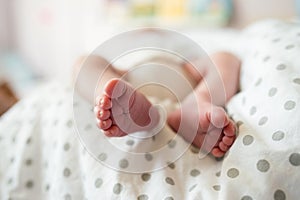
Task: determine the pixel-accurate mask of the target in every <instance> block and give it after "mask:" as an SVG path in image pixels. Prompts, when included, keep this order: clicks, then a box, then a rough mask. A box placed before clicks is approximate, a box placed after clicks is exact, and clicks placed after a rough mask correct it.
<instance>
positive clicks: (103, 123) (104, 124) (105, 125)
mask: <svg viewBox="0 0 300 200" xmlns="http://www.w3.org/2000/svg"><path fill="white" fill-rule="evenodd" d="M111 125H112V121H111V119H108V120H104V121H100V123H99V127H100V128H101V129H103V130H106V129H108V128H110V127H111Z"/></svg>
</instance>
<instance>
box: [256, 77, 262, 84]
mask: <svg viewBox="0 0 300 200" xmlns="http://www.w3.org/2000/svg"><path fill="white" fill-rule="evenodd" d="M261 82H262V78H259V79H257V81H256V82H255V86H259V85H260V84H261Z"/></svg>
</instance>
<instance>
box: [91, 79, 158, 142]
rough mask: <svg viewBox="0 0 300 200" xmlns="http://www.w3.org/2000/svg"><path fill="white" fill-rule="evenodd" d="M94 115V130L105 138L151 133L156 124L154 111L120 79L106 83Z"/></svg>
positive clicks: (143, 98)
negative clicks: (98, 130) (99, 130)
mask: <svg viewBox="0 0 300 200" xmlns="http://www.w3.org/2000/svg"><path fill="white" fill-rule="evenodd" d="M94 111H95V114H96V119H97V125H98V127H99V128H100V129H102V130H103V131H104V134H105V135H106V136H109V137H121V136H124V135H127V134H130V133H133V132H137V131H147V130H151V129H153V128H154V127H155V126H156V125H157V124H158V121H159V113H158V111H157V109H156V108H154V107H153V106H152V104H151V103H150V102H149V101H148V100H147V98H146V97H145V96H144V95H143V94H141V93H139V92H137V91H135V90H134V89H133V88H132V87H131V86H129V85H128V84H127V83H125V82H124V81H122V80H120V79H112V80H110V81H108V82H107V84H106V85H105V87H104V93H103V94H102V95H100V96H99V97H97V100H96V106H95V108H94Z"/></svg>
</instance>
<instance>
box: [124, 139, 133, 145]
mask: <svg viewBox="0 0 300 200" xmlns="http://www.w3.org/2000/svg"><path fill="white" fill-rule="evenodd" d="M126 144H127V145H128V146H132V145H134V141H133V140H127V141H126Z"/></svg>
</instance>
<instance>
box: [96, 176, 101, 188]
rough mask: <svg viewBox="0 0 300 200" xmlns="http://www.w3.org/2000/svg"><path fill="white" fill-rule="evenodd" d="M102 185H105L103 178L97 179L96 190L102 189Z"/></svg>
mask: <svg viewBox="0 0 300 200" xmlns="http://www.w3.org/2000/svg"><path fill="white" fill-rule="evenodd" d="M102 184H103V180H102V179H101V178H97V179H96V180H95V188H100V187H101V185H102Z"/></svg>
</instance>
